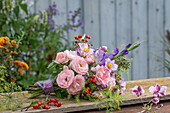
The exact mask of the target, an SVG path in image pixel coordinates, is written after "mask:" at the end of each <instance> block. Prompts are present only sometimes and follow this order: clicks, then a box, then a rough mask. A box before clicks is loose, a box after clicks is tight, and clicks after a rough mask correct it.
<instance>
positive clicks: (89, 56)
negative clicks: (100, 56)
mask: <svg viewBox="0 0 170 113" xmlns="http://www.w3.org/2000/svg"><path fill="white" fill-rule="evenodd" d="M85 60H86V62H87V63H88V64H90V63H93V62H94V56H93V55H87V57H86V58H85Z"/></svg>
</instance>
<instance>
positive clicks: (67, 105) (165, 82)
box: [0, 77, 170, 113]
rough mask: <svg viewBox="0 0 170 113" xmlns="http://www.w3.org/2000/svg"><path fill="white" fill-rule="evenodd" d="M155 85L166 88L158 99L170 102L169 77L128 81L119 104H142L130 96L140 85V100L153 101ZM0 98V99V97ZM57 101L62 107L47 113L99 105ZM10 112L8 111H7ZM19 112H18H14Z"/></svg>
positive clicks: (27, 100)
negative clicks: (141, 93)
mask: <svg viewBox="0 0 170 113" xmlns="http://www.w3.org/2000/svg"><path fill="white" fill-rule="evenodd" d="M156 84H159V85H161V86H167V87H168V88H167V92H166V95H165V96H163V97H160V100H167V101H168V100H170V77H166V78H155V79H146V80H136V81H128V82H127V86H126V90H125V91H124V92H123V96H125V97H126V98H127V99H126V100H124V101H123V102H122V103H121V106H124V105H132V104H133V105H135V104H138V103H142V102H141V100H140V98H138V97H137V96H135V95H134V94H132V88H133V87H134V86H136V85H138V86H139V85H141V86H142V87H143V88H144V90H145V93H144V95H142V96H141V98H142V100H143V101H144V102H148V101H150V100H151V99H153V94H151V93H150V92H149V90H148V89H149V87H150V86H155V85H156ZM23 93H24V94H25V95H26V96H29V94H27V91H26V92H23ZM0 98H2V97H0ZM49 98H55V97H49ZM44 99H45V96H41V97H38V98H36V99H34V100H44ZM21 100H22V101H24V104H23V107H25V106H28V105H29V102H31V101H32V99H25V98H23V97H21ZM58 101H61V102H62V103H63V105H62V106H61V107H59V108H56V107H54V106H50V107H51V109H50V110H48V113H58V112H60V113H62V112H74V111H83V110H91V109H97V108H98V107H99V106H100V104H98V106H95V103H94V102H90V101H87V100H81V103H80V104H79V103H76V102H75V100H74V99H71V100H67V99H58ZM7 112H10V111H7ZM17 112H20V110H18V111H16V113H17ZM27 112H29V113H37V112H47V110H44V109H39V110H34V109H33V108H30V109H29V111H27Z"/></svg>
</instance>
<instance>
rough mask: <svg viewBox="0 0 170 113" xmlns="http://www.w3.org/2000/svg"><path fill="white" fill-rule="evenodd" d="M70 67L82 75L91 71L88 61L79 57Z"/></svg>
mask: <svg viewBox="0 0 170 113" xmlns="http://www.w3.org/2000/svg"><path fill="white" fill-rule="evenodd" d="M69 67H70V68H71V69H73V70H74V71H76V72H77V73H78V74H80V75H84V74H86V73H87V72H88V70H89V66H88V64H87V62H86V60H85V59H84V58H83V57H79V56H77V57H76V58H75V59H74V60H72V61H71V63H70V65H69Z"/></svg>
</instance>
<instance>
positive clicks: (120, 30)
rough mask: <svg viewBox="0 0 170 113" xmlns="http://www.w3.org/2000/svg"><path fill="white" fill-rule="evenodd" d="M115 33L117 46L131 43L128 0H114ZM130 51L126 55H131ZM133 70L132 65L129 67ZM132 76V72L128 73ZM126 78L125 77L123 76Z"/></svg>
mask: <svg viewBox="0 0 170 113" xmlns="http://www.w3.org/2000/svg"><path fill="white" fill-rule="evenodd" d="M116 2H117V3H116V18H117V19H116V20H117V22H116V23H117V25H116V27H117V28H116V29H117V30H116V31H117V32H116V34H117V46H121V45H122V44H128V43H131V2H130V1H128V0H126V1H125V0H117V1H116ZM131 55H132V54H131V52H130V53H129V55H128V56H127V57H128V58H129V57H131ZM131 68H132V69H131V70H133V67H131ZM129 75H130V76H133V75H132V73H131V72H130V73H129ZM124 79H125V80H127V77H124Z"/></svg>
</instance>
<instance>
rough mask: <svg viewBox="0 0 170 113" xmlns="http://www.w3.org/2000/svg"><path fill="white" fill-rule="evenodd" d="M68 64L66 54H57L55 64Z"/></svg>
mask: <svg viewBox="0 0 170 113" xmlns="http://www.w3.org/2000/svg"><path fill="white" fill-rule="evenodd" d="M67 62H68V58H67V54H65V53H64V52H59V53H57V56H56V59H55V63H57V64H60V63H62V64H64V63H67Z"/></svg>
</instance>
